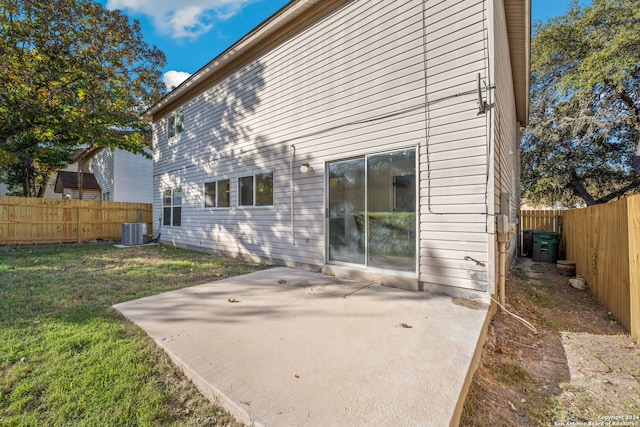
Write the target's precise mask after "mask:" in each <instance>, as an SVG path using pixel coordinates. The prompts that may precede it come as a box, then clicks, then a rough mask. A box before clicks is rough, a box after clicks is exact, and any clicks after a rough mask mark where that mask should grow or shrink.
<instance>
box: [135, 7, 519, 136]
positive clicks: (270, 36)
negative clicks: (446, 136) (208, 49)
mask: <svg viewBox="0 0 640 427" xmlns="http://www.w3.org/2000/svg"><path fill="white" fill-rule="evenodd" d="M348 1H350V0H292V1H290V2H289V3H287V4H286V5H285V6H284V7H283V8H282V9H280V10H279V11H278V12H277V13H276V14H274V15H273V16H271V17H270V18H269V19H267V20H266V21H264V22H263V23H262V24H260V25H259V26H258V27H256V28H255V29H254V30H253V31H251V32H250V33H249V34H247V35H246V36H244V37H243V38H242V39H240V41H238V42H237V43H235V44H234V45H233V46H231V47H230V48H229V49H227V50H226V51H224V52H223V53H222V54H220V55H219V56H217V57H216V58H214V59H213V60H212V61H211V62H209V63H208V64H207V65H205V66H204V67H202V68H201V69H200V70H198V71H197V72H196V73H195V74H193V75H192V76H191V77H189V78H188V79H187V80H185V81H184V82H183V83H182V84H181V85H179V86H178V87H177V88H175V89H174V90H173V91H171V92H169V93H168V94H167V95H165V96H164V97H163V98H162V99H160V100H159V101H158V102H156V103H155V104H154V105H153V106H151V108H149V109H148V110H147V111H145V112H144V114H143V117H144V118H146V119H147V120H150V121H156V120H158V119H160V118H162V117H163V116H165V115H167V114H168V113H170V112H171V111H173V110H175V109H176V108H177V107H178V106H180V105H181V104H183V103H184V102H185V101H186V100H188V99H190V98H192V97H194V96H196V95H197V94H199V93H201V92H202V91H203V90H205V89H206V88H208V87H211V86H212V85H213V84H215V83H217V82H219V81H221V80H222V79H223V78H224V77H226V76H228V75H229V74H230V73H232V72H233V71H235V70H237V69H239V68H240V67H242V66H244V65H246V64H248V63H250V62H251V61H252V60H254V59H255V58H257V57H258V56H259V55H261V54H263V53H264V52H266V51H268V50H269V49H271V48H273V47H274V46H276V45H277V44H279V43H281V42H282V41H283V40H285V39H287V38H288V37H290V36H291V35H293V34H295V33H297V32H298V31H300V30H301V29H303V28H305V27H306V26H308V25H309V24H311V23H313V22H314V21H316V20H318V19H320V18H321V17H322V16H324V15H327V14H328V13H329V12H330V11H332V10H334V9H336V8H338V7H340V6H342V5H343V4H345V3H347V2H348ZM504 7H505V16H506V19H507V33H508V37H509V54H510V57H511V67H512V70H513V86H514V93H515V96H516V115H517V119H518V121H519V122H520V125H521V126H526V125H527V123H528V116H529V56H530V54H529V52H530V45H531V0H505V2H504Z"/></svg>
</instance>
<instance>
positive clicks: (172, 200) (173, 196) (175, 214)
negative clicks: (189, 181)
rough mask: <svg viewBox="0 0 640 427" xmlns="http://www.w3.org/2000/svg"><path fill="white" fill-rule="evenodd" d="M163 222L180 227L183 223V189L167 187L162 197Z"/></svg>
mask: <svg viewBox="0 0 640 427" xmlns="http://www.w3.org/2000/svg"><path fill="white" fill-rule="evenodd" d="M162 224H163V225H172V226H174V227H179V226H180V225H181V224H182V189H181V188H180V187H177V188H167V189H166V190H164V193H163V197H162Z"/></svg>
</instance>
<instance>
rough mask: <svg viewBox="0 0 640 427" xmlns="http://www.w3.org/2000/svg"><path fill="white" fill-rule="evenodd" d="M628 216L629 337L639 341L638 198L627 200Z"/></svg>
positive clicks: (639, 197)
mask: <svg viewBox="0 0 640 427" xmlns="http://www.w3.org/2000/svg"><path fill="white" fill-rule="evenodd" d="M627 215H628V216H629V221H628V224H629V312H630V314H631V315H630V317H631V319H630V327H629V330H630V331H631V335H632V336H633V337H634V338H635V339H636V341H640V196H634V197H629V198H628V199H627Z"/></svg>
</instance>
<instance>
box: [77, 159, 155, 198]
mask: <svg viewBox="0 0 640 427" xmlns="http://www.w3.org/2000/svg"><path fill="white" fill-rule="evenodd" d="M149 154H151V153H149ZM89 170H91V172H93V174H94V175H95V176H96V179H97V180H98V182H99V183H100V186H101V187H102V200H105V201H109V202H139V203H152V202H153V160H151V158H150V157H146V156H144V155H142V154H134V153H131V152H130V151H126V150H122V149H119V148H118V149H116V150H114V151H111V150H109V149H108V148H102V149H98V150H96V153H95V154H94V155H93V157H92V160H91V162H90V167H89Z"/></svg>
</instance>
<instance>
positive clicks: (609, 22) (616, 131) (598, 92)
mask: <svg viewBox="0 0 640 427" xmlns="http://www.w3.org/2000/svg"><path fill="white" fill-rule="evenodd" d="M639 25H640V2H638V0H593V2H592V5H590V6H588V7H581V6H580V5H579V4H578V3H577V2H575V3H574V4H573V6H572V7H571V9H570V10H569V11H568V12H567V14H566V15H564V16H562V17H559V18H556V19H552V20H550V21H548V22H546V23H536V26H535V29H534V37H533V40H532V46H531V56H532V61H531V66H532V73H531V116H530V125H529V127H528V128H527V130H526V131H525V132H524V134H523V137H522V152H523V157H522V170H523V174H522V184H523V185H522V188H523V197H525V198H526V199H529V200H531V201H533V202H534V203H545V204H554V203H560V204H562V205H565V206H575V205H577V204H586V205H593V204H597V203H605V202H608V201H610V200H613V199H615V198H617V197H621V196H624V195H628V194H632V193H634V192H638V189H639V188H640V176H639V175H638V174H637V173H636V172H635V171H634V170H633V168H632V162H633V158H634V156H635V154H636V150H637V149H638V144H639V142H640V31H639V28H640V27H639Z"/></svg>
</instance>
